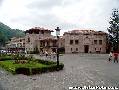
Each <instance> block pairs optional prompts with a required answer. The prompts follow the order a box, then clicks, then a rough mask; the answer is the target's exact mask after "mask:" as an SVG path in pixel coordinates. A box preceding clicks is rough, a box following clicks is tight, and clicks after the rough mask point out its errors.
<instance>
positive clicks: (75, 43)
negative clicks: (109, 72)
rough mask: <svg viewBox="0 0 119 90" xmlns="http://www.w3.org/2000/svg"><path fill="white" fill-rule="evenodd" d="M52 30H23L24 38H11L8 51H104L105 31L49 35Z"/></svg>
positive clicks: (81, 31) (77, 31)
mask: <svg viewBox="0 0 119 90" xmlns="http://www.w3.org/2000/svg"><path fill="white" fill-rule="evenodd" d="M51 32H53V30H49V29H45V28H40V27H35V28H31V29H29V30H26V31H25V37H24V38H12V39H11V41H9V42H8V44H7V45H6V48H7V50H8V51H17V52H19V51H24V52H27V53H45V52H47V53H51V52H56V51H57V48H59V50H60V51H61V52H64V51H65V53H106V49H107V33H105V32H103V31H94V30H72V31H68V32H65V33H64V34H63V36H59V38H58V39H57V37H56V36H53V35H51Z"/></svg>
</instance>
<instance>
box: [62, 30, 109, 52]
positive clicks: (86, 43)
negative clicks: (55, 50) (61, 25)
mask: <svg viewBox="0 0 119 90" xmlns="http://www.w3.org/2000/svg"><path fill="white" fill-rule="evenodd" d="M106 36H107V34H106V33H105V32H102V31H94V30H72V31H68V32H65V33H64V38H65V53H106Z"/></svg>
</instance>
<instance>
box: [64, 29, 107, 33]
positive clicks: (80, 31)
mask: <svg viewBox="0 0 119 90" xmlns="http://www.w3.org/2000/svg"><path fill="white" fill-rule="evenodd" d="M64 34H106V33H105V32H103V31H95V30H72V31H68V32H65V33H64Z"/></svg>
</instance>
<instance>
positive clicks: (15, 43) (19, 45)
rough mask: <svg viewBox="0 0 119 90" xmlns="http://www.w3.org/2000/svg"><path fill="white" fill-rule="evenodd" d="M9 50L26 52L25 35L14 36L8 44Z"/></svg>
mask: <svg viewBox="0 0 119 90" xmlns="http://www.w3.org/2000/svg"><path fill="white" fill-rule="evenodd" d="M6 49H7V51H8V52H24V51H25V38H24V37H22V38H21V37H19V38H17V37H13V38H11V40H10V41H8V42H7V44H6Z"/></svg>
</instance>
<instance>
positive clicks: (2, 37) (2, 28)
mask: <svg viewBox="0 0 119 90" xmlns="http://www.w3.org/2000/svg"><path fill="white" fill-rule="evenodd" d="M23 36H25V33H24V31H22V30H19V29H11V28H10V27H9V26H7V25H5V24H3V23H2V22H0V46H1V45H3V46H4V45H5V43H6V42H7V41H8V40H10V38H12V37H23Z"/></svg>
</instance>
